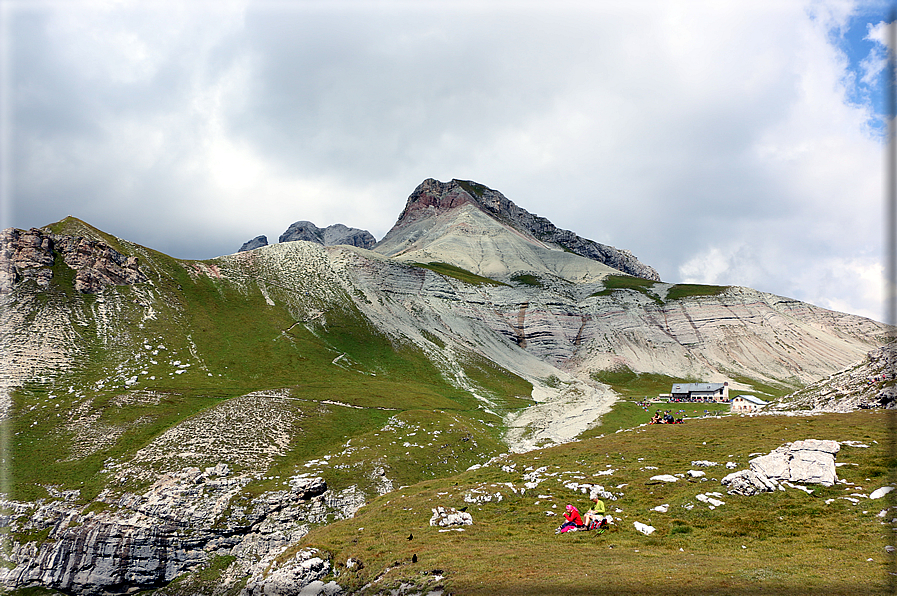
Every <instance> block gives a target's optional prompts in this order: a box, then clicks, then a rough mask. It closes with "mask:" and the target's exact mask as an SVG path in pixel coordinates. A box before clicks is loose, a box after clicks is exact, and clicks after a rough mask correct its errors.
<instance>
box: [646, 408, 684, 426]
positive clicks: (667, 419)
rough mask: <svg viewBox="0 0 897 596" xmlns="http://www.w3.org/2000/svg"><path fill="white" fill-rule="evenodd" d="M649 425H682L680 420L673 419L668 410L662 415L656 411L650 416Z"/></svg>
mask: <svg viewBox="0 0 897 596" xmlns="http://www.w3.org/2000/svg"><path fill="white" fill-rule="evenodd" d="M651 424H682V418H674V417H673V414H672V413H670V411H669V410H667V411H666V412H664V413H663V414H661V413H660V410H657V411H656V412H654V415H653V416H651Z"/></svg>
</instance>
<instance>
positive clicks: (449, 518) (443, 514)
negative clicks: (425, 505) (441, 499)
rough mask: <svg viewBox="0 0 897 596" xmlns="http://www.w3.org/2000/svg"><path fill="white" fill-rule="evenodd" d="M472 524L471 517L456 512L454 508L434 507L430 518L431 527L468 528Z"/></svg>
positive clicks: (465, 513)
mask: <svg viewBox="0 0 897 596" xmlns="http://www.w3.org/2000/svg"><path fill="white" fill-rule="evenodd" d="M472 524H473V517H472V516H471V515H470V514H469V513H467V512H466V511H457V510H456V509H455V508H454V507H448V508H446V507H434V508H433V516H432V517H431V518H430V525H431V526H439V527H448V526H469V525H472Z"/></svg>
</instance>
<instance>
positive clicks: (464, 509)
mask: <svg viewBox="0 0 897 596" xmlns="http://www.w3.org/2000/svg"><path fill="white" fill-rule="evenodd" d="M467 507H468V506H467V505H465V506H464V507H462V508H461V509H459V510H458V511H467Z"/></svg>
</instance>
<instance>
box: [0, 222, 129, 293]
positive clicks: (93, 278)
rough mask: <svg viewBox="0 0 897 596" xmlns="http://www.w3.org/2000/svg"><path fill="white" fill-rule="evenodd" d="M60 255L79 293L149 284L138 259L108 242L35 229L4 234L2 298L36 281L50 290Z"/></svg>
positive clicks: (0, 261)
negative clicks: (17, 284)
mask: <svg viewBox="0 0 897 596" xmlns="http://www.w3.org/2000/svg"><path fill="white" fill-rule="evenodd" d="M56 255H60V256H61V257H62V259H63V261H64V262H65V264H66V265H68V266H69V267H70V268H72V269H74V270H75V271H76V274H75V289H76V290H78V291H79V292H81V293H82V294H95V293H97V292H99V291H100V290H102V289H103V288H104V287H105V286H109V285H133V284H137V283H142V282H145V281H146V279H147V278H146V275H144V274H143V272H141V271H140V268H139V263H138V260H137V257H127V256H125V255H123V254H121V253H120V252H118V251H117V250H115V249H113V248H112V247H110V246H109V245H108V244H106V243H104V242H100V241H98V240H90V239H88V238H82V237H73V236H61V235H56V234H52V233H49V232H45V231H44V230H40V229H38V228H31V229H30V230H28V231H27V232H26V231H24V230H17V229H15V228H8V229H6V230H3V232H0V294H7V293H9V292H10V291H12V288H13V286H14V285H15V284H16V283H19V282H21V281H24V280H28V279H33V280H35V281H36V282H37V285H38V287H40V288H46V287H47V286H49V284H50V280H51V279H52V278H53V271H52V269H50V267H52V265H53V263H54V262H55V260H56Z"/></svg>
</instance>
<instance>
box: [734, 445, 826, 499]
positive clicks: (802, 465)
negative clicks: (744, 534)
mask: <svg viewBox="0 0 897 596" xmlns="http://www.w3.org/2000/svg"><path fill="white" fill-rule="evenodd" d="M840 449H841V445H840V444H839V443H838V442H837V441H822V440H818V439H807V440H805V441H795V442H794V443H791V444H790V445H783V446H782V447H779V448H777V449H774V450H773V451H771V452H770V453H769V454H767V455H761V456H760V457H755V458H754V459H752V460H751V461H750V469H749V470H741V471H739V472H734V473H732V474H729V475H728V476H726V477H725V478H723V479H722V481H721V482H722V484H723V485H724V486H727V487H729V493H731V494H741V495H754V494H757V493H760V492H768V491H773V490H776V488H781V486H780V485H779V484H778V483H779V482H799V483H801V484H820V485H822V486H832V485H833V484H835V483H836V482H837V481H838V475H837V470H836V468H835V454H836V453H838V451H839V450H840Z"/></svg>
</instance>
